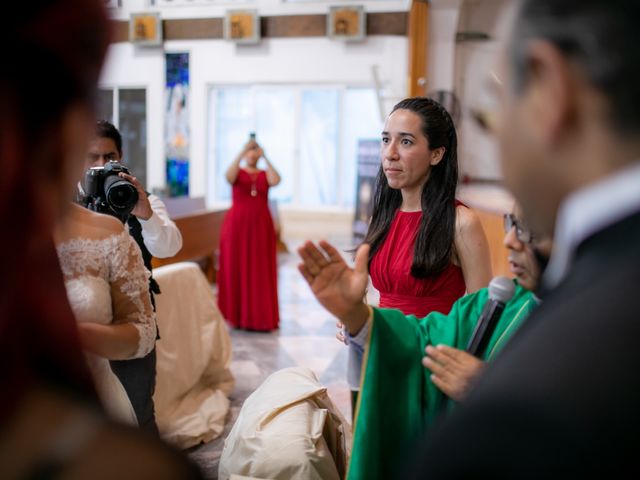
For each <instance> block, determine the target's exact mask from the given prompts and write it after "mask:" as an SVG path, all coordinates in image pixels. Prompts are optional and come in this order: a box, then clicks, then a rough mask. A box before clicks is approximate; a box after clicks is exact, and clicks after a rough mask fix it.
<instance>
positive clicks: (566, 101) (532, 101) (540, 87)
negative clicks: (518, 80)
mask: <svg viewBox="0 0 640 480" xmlns="http://www.w3.org/2000/svg"><path fill="white" fill-rule="evenodd" d="M527 55H528V72H527V74H528V79H527V86H526V94H525V97H526V101H525V106H526V116H527V117H529V118H528V119H527V120H528V121H527V124H528V125H529V126H530V127H531V129H532V130H533V132H534V134H535V135H536V136H538V139H539V140H541V141H543V142H544V143H545V144H555V143H557V142H559V141H560V140H561V139H562V137H563V136H564V134H565V133H566V132H567V129H568V128H571V126H572V123H573V121H574V119H575V112H576V103H575V92H576V85H575V81H574V75H573V69H572V66H571V65H570V64H569V62H568V61H567V59H566V58H565V57H564V56H563V55H562V54H561V53H560V51H558V49H557V48H556V47H555V46H554V45H552V44H551V43H549V42H547V41H544V40H536V41H532V42H530V43H529V45H528V47H527Z"/></svg>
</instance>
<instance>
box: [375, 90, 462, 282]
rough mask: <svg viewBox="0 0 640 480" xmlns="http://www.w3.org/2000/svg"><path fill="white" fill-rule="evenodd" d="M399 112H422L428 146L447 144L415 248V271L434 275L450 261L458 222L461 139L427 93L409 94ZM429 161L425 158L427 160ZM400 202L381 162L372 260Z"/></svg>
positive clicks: (430, 181)
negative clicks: (459, 143) (457, 193)
mask: <svg viewBox="0 0 640 480" xmlns="http://www.w3.org/2000/svg"><path fill="white" fill-rule="evenodd" d="M396 110H409V111H411V112H413V113H415V114H416V115H418V116H420V119H421V120H422V133H423V134H424V136H425V137H426V138H427V141H428V142H429V149H431V150H433V149H436V148H439V147H444V149H445V153H444V156H443V158H442V160H441V161H440V162H439V163H438V164H437V165H435V166H432V167H431V171H430V173H429V177H428V178H427V181H426V183H425V185H424V188H423V189H422V220H421V222H420V227H419V229H418V233H417V235H416V240H415V246H414V250H413V263H412V264H411V275H413V276H414V277H416V278H427V277H433V276H435V275H438V274H439V273H441V272H442V271H443V270H444V269H445V268H446V267H447V265H449V263H450V262H451V255H452V252H453V238H454V230H455V223H456V205H455V194H456V188H457V186H458V137H457V134H456V129H455V126H454V124H453V120H452V119H451V116H450V115H449V113H448V112H447V111H446V110H445V108H444V107H443V106H442V105H440V104H439V103H438V102H436V101H435V100H432V99H430V98H426V97H415V98H407V99H405V100H402V101H401V102H400V103H398V104H397V105H396V106H395V107H393V110H392V111H391V113H393V112H395V111H396ZM424 161H425V162H427V161H428V159H427V158H425V159H424ZM401 204H402V195H401V193H400V190H396V189H393V188H391V187H389V183H388V182H387V177H386V176H385V174H384V170H383V168H382V166H380V170H379V171H378V177H377V179H376V188H375V192H374V195H373V215H372V217H371V224H370V225H369V230H368V231H367V235H366V236H365V239H364V243H368V244H369V245H371V250H370V253H369V263H371V259H372V258H373V256H374V255H375V254H376V252H377V251H378V250H379V249H380V247H381V246H382V244H383V243H384V240H385V238H386V237H387V234H388V233H389V228H390V227H391V222H392V221H393V219H394V217H395V215H396V212H397V210H398V209H399V208H400V206H401Z"/></svg>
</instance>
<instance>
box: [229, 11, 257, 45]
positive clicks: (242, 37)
mask: <svg viewBox="0 0 640 480" xmlns="http://www.w3.org/2000/svg"><path fill="white" fill-rule="evenodd" d="M224 38H226V39H227V40H233V41H234V42H236V43H245V44H251V43H258V42H259V41H260V17H259V16H258V11H257V10H229V11H227V13H226V15H225V17H224Z"/></svg>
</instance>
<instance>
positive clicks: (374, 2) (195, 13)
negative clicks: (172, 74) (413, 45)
mask: <svg viewBox="0 0 640 480" xmlns="http://www.w3.org/2000/svg"><path fill="white" fill-rule="evenodd" d="M121 3H122V7H121V8H117V9H113V10H111V14H112V16H113V18H117V19H121V20H127V19H128V18H129V15H130V14H131V13H138V12H159V13H160V14H161V16H162V18H208V17H223V16H224V14H225V11H227V10H236V9H237V10H242V9H257V10H258V12H259V14H260V15H262V16H270V15H299V14H314V13H327V12H328V11H329V7H330V6H332V5H349V4H353V5H363V6H364V7H365V10H366V11H367V12H403V11H407V10H409V7H410V5H411V0H363V1H358V0H339V1H335V0H319V1H302V2H301V1H299V0H298V1H294V2H289V1H286V0H253V1H251V0H249V1H246V2H242V1H235V2H234V1H228V2H225V1H223V0H220V1H216V0H196V1H193V0H192V3H193V4H195V5H194V6H191V5H188V6H185V5H180V4H179V3H180V2H177V3H178V5H175V6H164V5H163V6H161V7H158V6H150V5H149V4H150V1H149V0H121Z"/></svg>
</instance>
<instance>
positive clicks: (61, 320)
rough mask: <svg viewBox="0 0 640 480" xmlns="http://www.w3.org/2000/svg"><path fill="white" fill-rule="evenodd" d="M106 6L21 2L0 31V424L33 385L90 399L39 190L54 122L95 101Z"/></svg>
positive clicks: (53, 164)
mask: <svg viewBox="0 0 640 480" xmlns="http://www.w3.org/2000/svg"><path fill="white" fill-rule="evenodd" d="M103 3H104V2H101V1H99V0H51V1H39V2H18V4H16V6H15V8H16V10H17V12H16V14H15V15H13V14H12V21H11V22H8V23H7V25H5V26H4V27H3V29H1V30H0V40H4V41H5V42H3V43H5V44H7V45H10V53H8V57H9V58H7V59H4V60H3V62H2V65H0V223H1V224H2V225H3V234H2V236H1V237H0V246H1V251H2V252H3V258H2V262H3V263H2V270H1V273H0V312H1V317H0V385H2V392H3V393H2V395H0V424H1V422H2V421H4V420H6V419H7V418H8V417H9V416H10V415H11V414H12V412H13V410H14V408H15V406H16V405H17V404H18V402H19V401H20V399H21V398H22V396H23V395H24V393H25V392H26V391H27V389H28V388H29V387H30V386H31V385H32V384H34V383H36V382H39V383H43V382H44V383H50V384H52V385H53V386H55V387H59V388H61V389H63V390H66V391H68V392H70V393H75V394H78V395H80V396H84V397H86V398H89V399H94V400H95V398H96V397H95V392H94V389H93V385H92V382H91V378H90V375H89V373H88V370H87V368H86V365H85V360H84V355H83V354H82V350H81V348H80V344H79V341H78V335H77V328H76V322H75V319H74V317H73V314H72V312H71V309H70V306H69V303H68V301H67V296H66V291H65V287H64V282H63V279H62V273H61V271H60V266H59V264H58V258H57V255H56V251H55V247H54V243H53V239H52V230H53V221H54V219H53V218H50V217H51V215H50V211H51V209H50V208H49V205H48V204H49V203H51V202H56V201H58V199H51V198H45V195H46V194H45V191H46V190H44V189H43V188H42V187H43V185H45V182H46V179H47V176H48V175H51V174H55V172H56V171H61V170H62V166H63V165H62V162H63V161H64V159H63V157H62V155H61V154H59V153H58V154H56V152H61V151H62V146H61V145H56V138H58V137H57V136H56V132H57V128H58V123H59V122H60V119H61V118H62V116H63V115H64V113H65V112H66V111H67V109H69V108H70V107H71V106H73V105H82V104H84V105H87V106H89V107H90V106H92V102H93V98H94V94H95V90H96V87H97V82H98V78H99V74H100V69H101V66H102V62H103V59H104V56H105V53H106V49H107V46H108V43H109V23H108V20H107V17H106V14H105V12H104V9H103V7H102V5H101V4H103ZM43 152H46V154H45V153H43Z"/></svg>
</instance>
